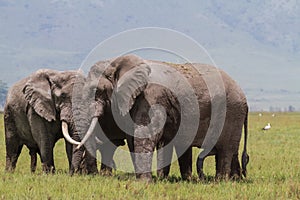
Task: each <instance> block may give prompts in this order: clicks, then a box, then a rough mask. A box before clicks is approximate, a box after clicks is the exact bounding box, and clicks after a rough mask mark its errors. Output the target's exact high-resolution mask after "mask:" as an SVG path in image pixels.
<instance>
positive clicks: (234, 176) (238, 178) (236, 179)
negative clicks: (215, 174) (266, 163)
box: [230, 174, 242, 181]
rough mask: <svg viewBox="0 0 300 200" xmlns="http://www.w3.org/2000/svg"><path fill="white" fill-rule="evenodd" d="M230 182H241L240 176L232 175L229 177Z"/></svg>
mask: <svg viewBox="0 0 300 200" xmlns="http://www.w3.org/2000/svg"><path fill="white" fill-rule="evenodd" d="M230 180H233V181H239V180H242V176H240V175H239V174H232V175H230Z"/></svg>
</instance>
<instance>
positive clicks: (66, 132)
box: [61, 122, 80, 145]
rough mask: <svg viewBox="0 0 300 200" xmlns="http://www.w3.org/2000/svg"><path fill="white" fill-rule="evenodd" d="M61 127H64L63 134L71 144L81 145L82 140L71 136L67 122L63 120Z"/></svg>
mask: <svg viewBox="0 0 300 200" xmlns="http://www.w3.org/2000/svg"><path fill="white" fill-rule="evenodd" d="M61 127H62V132H63V135H64V137H65V139H66V140H67V141H68V142H70V143H71V144H75V145H79V144H80V142H77V141H75V140H73V139H72V138H71V137H70V134H69V131H68V124H67V123H66V122H62V123H61Z"/></svg>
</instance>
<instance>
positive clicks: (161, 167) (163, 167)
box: [156, 141, 173, 179]
mask: <svg viewBox="0 0 300 200" xmlns="http://www.w3.org/2000/svg"><path fill="white" fill-rule="evenodd" d="M166 143H167V142H166V141H160V142H159V143H158V144H157V145H156V149H157V176H158V178H159V179H164V178H167V177H168V176H169V173H170V167H171V162H172V155H173V145H166Z"/></svg>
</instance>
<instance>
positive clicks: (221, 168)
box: [216, 150, 233, 180]
mask: <svg viewBox="0 0 300 200" xmlns="http://www.w3.org/2000/svg"><path fill="white" fill-rule="evenodd" d="M232 158H233V154H232V152H231V151H228V150H219V151H218V155H217V156H216V169H217V173H216V179H223V180H229V177H230V173H231V163H232Z"/></svg>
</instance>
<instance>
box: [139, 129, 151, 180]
mask: <svg viewBox="0 0 300 200" xmlns="http://www.w3.org/2000/svg"><path fill="white" fill-rule="evenodd" d="M137 131H139V130H136V131H135V132H137ZM154 148H155V142H154V141H153V139H151V138H139V137H135V138H134V157H135V159H134V161H135V173H136V177H137V178H138V179H145V180H147V181H151V180H152V158H153V151H154Z"/></svg>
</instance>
